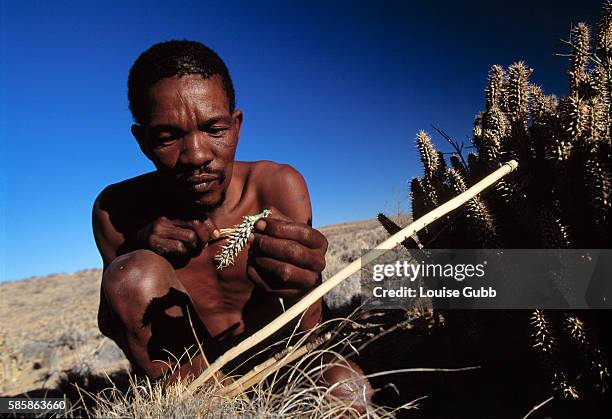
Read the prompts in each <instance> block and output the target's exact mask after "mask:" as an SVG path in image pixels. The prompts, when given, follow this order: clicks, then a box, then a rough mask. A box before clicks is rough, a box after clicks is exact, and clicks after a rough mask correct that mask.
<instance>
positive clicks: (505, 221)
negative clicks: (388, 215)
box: [386, 0, 612, 399]
mask: <svg viewBox="0 0 612 419" xmlns="http://www.w3.org/2000/svg"><path fill="white" fill-rule="evenodd" d="M597 32H598V33H597V43H596V47H595V50H594V51H593V50H592V48H591V46H590V41H591V39H590V38H591V34H590V29H589V27H588V26H587V25H586V24H584V23H579V24H578V25H576V26H575V27H574V28H572V29H571V32H570V40H569V41H568V44H569V45H570V46H571V52H570V54H569V69H568V76H569V89H568V95H567V96H566V97H562V98H560V99H558V98H556V97H555V96H553V95H547V94H545V93H544V90H543V89H542V88H541V87H539V86H536V85H533V84H531V83H530V81H529V77H530V75H531V73H532V70H531V69H530V68H529V67H528V66H527V65H526V64H525V63H523V62H521V61H519V62H517V63H514V64H512V65H510V66H509V67H508V68H507V69H504V68H503V67H502V66H500V65H494V66H493V67H492V68H491V70H490V72H489V75H488V81H487V86H486V89H485V110H484V112H481V113H479V114H478V115H477V116H476V119H475V122H474V129H473V134H472V135H473V141H472V142H473V145H474V147H475V148H476V151H477V152H476V153H470V154H469V155H468V156H467V164H464V162H463V156H460V155H459V154H458V153H456V154H455V155H454V156H452V157H451V158H450V163H451V167H452V169H447V168H446V164H445V162H444V158H443V155H442V154H441V153H440V152H439V151H437V150H436V149H435V147H434V145H433V142H432V141H431V138H430V137H429V136H428V134H427V133H425V132H424V131H420V132H419V133H418V135H417V138H416V142H417V148H418V150H419V154H420V158H421V162H422V164H423V169H424V170H423V172H424V175H423V176H422V177H417V178H414V179H413V180H412V182H411V196H412V209H413V217H414V218H418V217H420V216H421V215H423V214H424V213H425V212H427V211H429V210H431V209H433V208H435V207H436V206H437V205H439V204H441V203H443V202H445V201H447V200H448V199H450V198H452V197H453V196H456V195H457V194H459V193H461V192H462V191H464V190H465V189H466V188H467V187H469V186H471V185H472V184H473V183H475V182H476V181H477V180H479V179H481V178H482V177H483V176H484V175H486V174H488V173H489V172H491V171H492V170H493V169H495V168H497V167H499V166H500V164H502V163H503V162H505V161H507V160H510V159H517V160H518V161H519V163H520V164H519V170H518V171H517V172H515V173H514V174H512V175H511V176H510V177H508V178H506V179H504V180H503V181H501V182H499V183H498V184H497V186H496V189H495V190H494V191H493V192H492V193H489V194H487V195H485V196H479V197H477V198H475V199H473V200H471V201H470V202H469V203H468V204H467V205H464V207H463V209H462V210H461V211H457V212H456V213H455V214H450V215H449V216H447V217H445V219H444V220H441V221H440V222H438V223H437V224H435V225H432V226H430V227H428V229H427V230H426V231H424V232H421V233H419V237H418V239H419V242H420V243H422V244H423V245H424V246H425V247H426V248H427V247H428V248H523V249H529V248H577V249H588V248H609V247H610V244H611V241H610V237H611V235H610V213H611V209H612V208H611V196H610V189H611V173H610V161H611V159H610V158H611V155H610V152H611V140H610V137H611V133H612V129H611V127H612V109H611V104H612V100H611V98H612V1H610V0H607V1H606V2H605V4H604V6H603V11H602V17H601V21H600V23H599V25H598V29H597ZM386 227H388V226H386ZM387 230H389V228H387ZM466 233H467V234H466ZM558 323H559V321H556V322H555V321H552V320H549V319H548V318H547V313H545V312H544V311H542V310H536V311H534V312H533V313H532V315H531V318H530V329H531V336H532V346H533V348H534V349H535V350H536V351H537V352H539V353H540V354H541V355H542V359H543V360H544V361H545V362H544V363H545V364H546V365H548V367H549V368H548V370H549V373H550V377H551V381H552V383H553V387H554V388H555V389H556V390H557V392H558V394H560V395H562V396H563V397H565V398H571V399H575V398H578V397H579V392H578V390H577V389H576V387H575V386H574V385H570V384H569V383H568V377H567V375H566V373H565V372H564V370H563V367H562V363H560V361H559V360H558V358H557V355H556V354H557V351H558V347H557V341H560V340H561V336H564V337H568V336H569V338H570V339H571V340H573V341H574V342H575V345H577V348H578V351H579V357H583V358H584V359H586V360H588V361H587V364H589V365H590V366H589V369H590V370H591V371H595V375H596V376H597V377H598V378H597V379H596V380H595V381H596V382H597V386H598V388H599V389H601V390H603V391H605V389H606V388H607V386H606V383H607V380H609V372H608V368H607V365H606V363H605V361H604V357H603V355H602V352H601V350H600V349H599V348H598V347H597V346H596V345H595V344H592V343H589V344H587V343H586V342H587V341H588V342H591V339H590V338H589V337H588V333H587V332H586V330H588V329H587V328H586V326H585V324H584V322H583V321H582V320H581V319H580V318H578V317H577V316H575V315H571V316H570V315H567V316H566V318H565V320H564V321H562V322H561V323H563V327H557V329H558V330H553V329H554V328H553V327H552V325H553V324H558Z"/></svg>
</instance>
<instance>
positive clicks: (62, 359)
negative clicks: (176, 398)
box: [0, 217, 408, 396]
mask: <svg viewBox="0 0 612 419" xmlns="http://www.w3.org/2000/svg"><path fill="white" fill-rule="evenodd" d="M407 221H408V218H407V217H402V219H401V222H402V223H406V222H407ZM320 230H321V231H322V232H323V233H324V234H325V235H326V237H327V238H328V241H329V250H328V253H327V268H326V270H325V272H324V276H325V278H328V277H329V276H331V275H333V274H334V273H335V272H337V271H338V270H339V269H340V268H342V267H343V266H344V265H346V264H347V263H349V262H352V261H353V260H355V259H356V258H358V257H359V256H360V254H361V250H362V249H367V248H371V247H373V246H375V245H376V244H377V243H379V242H380V241H382V240H383V239H384V238H386V237H387V235H386V233H385V232H384V230H383V229H382V227H380V226H379V224H378V222H377V221H376V220H368V221H361V222H352V223H345V224H337V225H333V226H328V227H323V228H320ZM101 274H102V272H101V270H99V269H89V270H83V271H79V272H76V273H72V274H53V275H48V276H45V277H33V278H28V279H23V280H20V281H12V282H4V283H0V302H1V303H0V318H1V319H2V321H3V325H2V329H1V330H0V396H10V395H17V394H21V393H24V392H27V391H32V390H44V389H54V388H56V387H57V385H58V383H60V382H61V381H62V380H63V381H66V380H67V377H72V376H75V375H76V376H82V377H83V376H88V375H90V374H94V375H102V374H104V373H107V374H112V373H114V372H118V371H122V370H125V369H127V368H128V367H129V364H128V362H127V360H126V359H125V357H124V356H123V353H122V352H121V350H120V349H119V348H118V347H117V346H116V345H115V344H114V342H112V341H111V340H109V339H108V338H106V337H104V336H102V334H100V332H99V330H98V326H97V320H96V315H97V309H98V301H99V287H100V279H101ZM359 289H360V288H359V277H358V276H355V275H354V276H353V277H352V278H349V279H348V280H347V281H345V283H343V284H342V285H340V286H339V287H338V289H337V290H335V291H334V292H332V293H330V295H328V297H327V301H328V304H329V305H331V306H332V307H338V306H340V305H342V304H343V303H344V302H346V301H348V300H350V297H351V296H352V295H355V294H358V293H359Z"/></svg>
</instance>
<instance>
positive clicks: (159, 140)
mask: <svg viewBox="0 0 612 419" xmlns="http://www.w3.org/2000/svg"><path fill="white" fill-rule="evenodd" d="M178 138H179V135H178V134H173V133H161V134H158V135H157V136H156V137H155V143H156V145H168V144H171V143H172V142H174V141H176V140H177V139H178Z"/></svg>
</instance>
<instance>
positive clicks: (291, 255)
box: [251, 233, 325, 272]
mask: <svg viewBox="0 0 612 419" xmlns="http://www.w3.org/2000/svg"><path fill="white" fill-rule="evenodd" d="M253 236H254V239H253V243H252V245H251V249H252V250H253V252H255V253H256V255H260V256H267V257H271V258H274V259H277V260H279V261H282V262H287V263H290V264H292V265H295V266H298V267H300V268H303V269H308V270H313V271H317V272H321V271H322V270H323V269H325V261H324V259H322V258H321V257H320V252H318V251H315V250H312V249H310V248H308V247H306V246H302V245H301V244H299V243H297V242H295V241H293V240H285V239H278V238H276V237H270V236H267V235H265V234H259V233H254V234H253Z"/></svg>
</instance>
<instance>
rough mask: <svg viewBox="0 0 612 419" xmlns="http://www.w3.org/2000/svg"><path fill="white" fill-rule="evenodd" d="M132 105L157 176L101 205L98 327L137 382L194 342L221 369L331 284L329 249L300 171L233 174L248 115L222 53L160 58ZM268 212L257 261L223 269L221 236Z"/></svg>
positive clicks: (256, 245) (140, 64)
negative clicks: (324, 275)
mask: <svg viewBox="0 0 612 419" xmlns="http://www.w3.org/2000/svg"><path fill="white" fill-rule="evenodd" d="M128 97H129V103H130V109H131V111H132V114H133V116H134V120H135V124H134V125H132V134H133V135H134V137H135V138H136V140H137V142H138V145H139V146H140V149H141V150H142V152H143V153H144V154H145V156H146V157H147V158H148V159H149V160H151V162H152V163H153V164H154V165H155V167H156V169H157V170H156V171H155V172H151V173H147V174H145V175H142V176H138V177H136V178H133V179H129V180H126V181H123V182H120V183H118V184H115V185H111V186H109V187H107V188H106V189H105V190H104V191H102V193H101V194H100V195H99V197H98V198H97V200H96V202H95V204H94V209H93V230H94V236H95V239H96V243H97V245H98V249H99V250H100V253H101V255H102V259H103V261H104V275H103V279H102V290H101V298H100V309H99V314H98V321H99V326H100V330H101V331H102V332H103V333H104V334H105V335H106V336H109V337H110V338H112V339H113V340H115V342H117V344H118V345H119V346H120V347H121V349H122V350H123V351H124V353H125V354H126V356H127V357H128V359H129V360H130V361H131V362H132V363H133V364H134V365H135V367H136V368H137V369H138V370H140V371H142V372H144V373H146V374H147V375H148V376H149V377H151V378H159V377H161V376H163V375H164V373H165V372H166V371H167V370H168V368H169V365H170V364H172V359H173V357H177V358H178V357H180V356H181V353H182V352H183V351H184V350H185V348H186V347H188V346H190V345H191V344H193V343H194V337H193V334H194V331H195V334H196V335H197V337H198V339H199V340H200V341H201V342H202V344H203V345H204V347H205V353H206V354H207V356H208V357H209V358H215V357H216V356H218V355H219V354H220V353H221V352H223V351H224V350H226V349H227V347H228V346H231V345H233V344H235V343H236V342H237V341H239V340H241V339H243V338H244V337H246V336H248V335H250V334H252V333H253V332H254V331H256V330H258V329H260V328H261V327H263V326H264V325H265V324H267V323H268V322H269V321H270V320H272V319H273V318H274V317H276V316H277V315H278V314H280V313H281V312H282V306H281V304H280V302H279V297H280V298H282V299H283V302H284V304H285V305H286V306H289V305H291V304H293V303H294V302H295V301H297V300H298V299H300V298H301V297H302V296H303V295H304V294H306V293H307V292H308V291H309V290H310V289H312V287H314V286H316V285H317V284H318V283H320V281H321V272H322V270H323V269H324V267H325V252H326V249H327V241H326V239H325V237H324V236H323V235H322V234H321V233H320V232H318V231H317V230H315V229H313V228H312V227H311V224H312V223H311V220H312V211H311V206H310V198H309V195H308V190H307V188H306V184H305V182H304V179H303V178H302V176H301V175H300V174H299V173H298V172H297V171H296V170H295V169H293V168H292V167H290V166H288V165H282V164H277V163H273V162H269V161H258V162H238V161H234V154H235V152H236V146H237V144H238V139H239V137H240V128H241V124H242V119H243V115H242V112H241V111H240V110H238V109H235V96H234V88H233V85H232V81H231V78H230V76H229V73H228V71H227V68H226V66H225V64H224V63H223V61H222V60H221V59H220V58H219V57H218V56H217V54H216V53H214V52H213V51H212V50H210V49H209V48H207V47H206V46H204V45H202V44H200V43H197V42H191V41H170V42H164V43H160V44H157V45H154V46H153V47H151V48H150V49H149V50H147V51H145V52H144V53H143V54H142V55H141V56H140V57H139V58H138V59H137V60H136V62H135V63H134V65H133V67H132V69H131V70H130V75H129V80H128ZM265 208H268V209H271V211H272V213H271V215H270V216H269V217H268V218H266V219H265V220H260V221H259V222H258V223H257V224H256V226H255V231H254V234H253V235H252V236H251V237H250V238H249V246H248V250H246V249H245V250H244V251H242V252H241V253H240V254H239V255H238V256H237V258H236V260H235V263H234V264H233V265H232V266H229V267H227V268H224V269H222V270H218V269H217V268H216V264H215V261H214V257H215V255H216V254H217V253H218V252H219V250H220V248H221V246H222V245H223V243H224V240H223V239H222V238H220V232H219V230H220V229H221V228H226V227H231V226H233V225H235V224H239V223H240V222H241V221H242V217H243V216H245V215H251V214H256V213H260V212H261V211H262V210H263V209H265ZM322 308H323V307H322V302H321V301H319V302H318V303H316V304H314V305H312V306H311V307H310V309H309V310H308V311H307V312H306V314H305V315H304V317H303V318H302V321H301V323H300V326H299V327H300V330H309V329H311V328H313V327H314V326H316V325H317V324H318V323H319V322H320V321H321V319H322ZM169 353H170V354H172V355H169ZM211 360H212V359H209V361H211ZM179 366H180V367H178V366H176V367H177V368H175V372H174V373H173V374H172V376H171V377H170V378H171V379H172V378H176V377H178V376H181V377H183V378H185V377H187V376H188V375H197V374H199V373H200V372H201V371H202V370H203V369H204V360H203V359H202V357H201V356H197V357H196V358H195V359H194V360H193V362H191V363H190V362H179ZM355 368H357V367H355ZM332 375H333V374H332ZM336 375H337V374H336ZM340 375H342V374H340ZM344 375H346V374H344ZM355 391H362V389H361V388H355Z"/></svg>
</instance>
